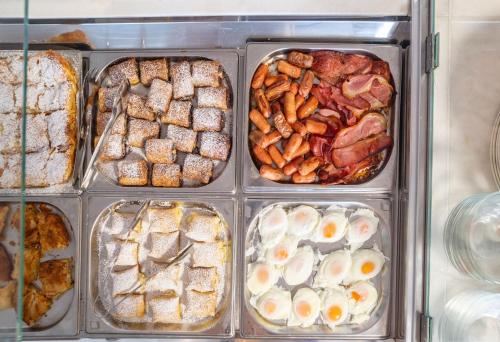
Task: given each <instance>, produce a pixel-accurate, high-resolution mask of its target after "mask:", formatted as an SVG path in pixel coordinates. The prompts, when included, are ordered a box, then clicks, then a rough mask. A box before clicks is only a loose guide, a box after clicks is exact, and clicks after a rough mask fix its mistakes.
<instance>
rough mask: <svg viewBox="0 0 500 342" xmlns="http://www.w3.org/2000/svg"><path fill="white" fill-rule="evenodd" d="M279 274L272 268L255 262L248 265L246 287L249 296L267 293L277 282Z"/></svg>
mask: <svg viewBox="0 0 500 342" xmlns="http://www.w3.org/2000/svg"><path fill="white" fill-rule="evenodd" d="M279 277H280V274H279V272H278V270H276V268H274V266H271V265H268V264H265V263H261V262H256V263H253V264H250V265H248V278H247V287H248V291H250V293H251V294H254V295H259V294H261V293H264V292H266V291H268V290H269V289H270V288H271V287H273V286H274V284H276V283H277V282H278V279H279Z"/></svg>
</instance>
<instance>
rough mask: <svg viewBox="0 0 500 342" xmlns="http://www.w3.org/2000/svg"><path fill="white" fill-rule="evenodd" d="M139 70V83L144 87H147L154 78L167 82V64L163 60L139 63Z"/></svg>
mask: <svg viewBox="0 0 500 342" xmlns="http://www.w3.org/2000/svg"><path fill="white" fill-rule="evenodd" d="M139 70H140V73H141V83H142V84H144V85H145V86H146V87H149V86H150V85H151V82H153V80H154V79H155V78H159V79H160V80H164V81H168V64H167V60H166V59H165V58H158V59H152V60H146V61H140V62H139Z"/></svg>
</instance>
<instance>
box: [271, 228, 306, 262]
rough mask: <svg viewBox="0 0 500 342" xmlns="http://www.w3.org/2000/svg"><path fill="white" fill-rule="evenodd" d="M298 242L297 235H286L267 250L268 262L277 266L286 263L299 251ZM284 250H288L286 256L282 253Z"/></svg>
mask: <svg viewBox="0 0 500 342" xmlns="http://www.w3.org/2000/svg"><path fill="white" fill-rule="evenodd" d="M298 242H299V240H298V239H297V238H296V237H295V236H290V235H285V237H283V239H281V241H279V242H278V243H277V244H276V245H274V246H273V247H271V248H269V249H267V250H266V252H265V260H266V262H267V263H269V264H271V265H277V266H282V265H284V264H286V263H287V262H288V261H289V260H290V259H291V258H293V256H294V255H295V253H296V252H297V244H298ZM282 251H284V252H286V257H283V255H282V254H280V252H282Z"/></svg>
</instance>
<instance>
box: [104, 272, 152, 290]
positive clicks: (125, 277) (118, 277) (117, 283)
mask: <svg viewBox="0 0 500 342" xmlns="http://www.w3.org/2000/svg"><path fill="white" fill-rule="evenodd" d="M101 276H104V277H105V276H106V275H105V274H101ZM111 280H112V284H113V286H112V287H113V296H117V295H120V294H125V293H132V292H133V290H134V289H135V288H136V287H138V286H139V285H140V284H142V283H143V282H144V279H143V276H142V275H141V274H140V273H139V266H134V267H131V268H129V269H126V270H125V271H120V272H114V271H113V272H111ZM134 292H138V291H134Z"/></svg>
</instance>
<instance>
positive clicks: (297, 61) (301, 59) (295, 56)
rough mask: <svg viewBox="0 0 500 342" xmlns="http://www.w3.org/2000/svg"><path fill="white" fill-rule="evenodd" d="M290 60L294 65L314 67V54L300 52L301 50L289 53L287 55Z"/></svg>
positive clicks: (305, 67)
mask: <svg viewBox="0 0 500 342" xmlns="http://www.w3.org/2000/svg"><path fill="white" fill-rule="evenodd" d="M287 59H288V61H289V62H290V63H292V64H293V65H296V66H298V67H300V68H304V69H307V68H310V67H312V64H313V60H314V58H313V56H311V55H308V54H305V53H302V52H299V51H292V52H290V53H289V54H288V57H287Z"/></svg>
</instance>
